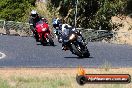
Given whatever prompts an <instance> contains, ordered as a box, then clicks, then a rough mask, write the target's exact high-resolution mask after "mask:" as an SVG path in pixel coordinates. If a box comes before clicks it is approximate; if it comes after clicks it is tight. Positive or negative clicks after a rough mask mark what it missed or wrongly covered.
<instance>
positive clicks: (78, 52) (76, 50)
mask: <svg viewBox="0 0 132 88" xmlns="http://www.w3.org/2000/svg"><path fill="white" fill-rule="evenodd" d="M71 47H72V49H73V50H72V52H74V54H76V55H77V56H79V57H83V55H82V52H81V51H80V49H79V47H78V46H76V45H75V44H72V45H71Z"/></svg>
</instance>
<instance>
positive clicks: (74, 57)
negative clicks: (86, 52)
mask: <svg viewBox="0 0 132 88" xmlns="http://www.w3.org/2000/svg"><path fill="white" fill-rule="evenodd" d="M64 58H76V59H87V58H81V57H77V56H76V57H64ZM89 58H93V57H89Z"/></svg>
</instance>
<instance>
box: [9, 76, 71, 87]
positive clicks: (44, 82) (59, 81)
mask: <svg viewBox="0 0 132 88" xmlns="http://www.w3.org/2000/svg"><path fill="white" fill-rule="evenodd" d="M10 79H11V81H14V82H15V83H16V84H15V86H14V87H13V88H69V86H70V82H69V81H68V79H67V78H66V77H64V78H62V77H53V78H52V77H41V78H40V77H11V78H10Z"/></svg>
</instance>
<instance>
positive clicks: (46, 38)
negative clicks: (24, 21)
mask: <svg viewBox="0 0 132 88" xmlns="http://www.w3.org/2000/svg"><path fill="white" fill-rule="evenodd" d="M36 31H37V33H38V35H39V40H40V42H41V44H42V45H45V44H50V45H51V46H54V41H53V39H52V36H51V31H50V30H49V26H48V24H47V23H46V22H44V21H39V22H37V23H36Z"/></svg>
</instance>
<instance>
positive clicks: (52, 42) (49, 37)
mask: <svg viewBox="0 0 132 88" xmlns="http://www.w3.org/2000/svg"><path fill="white" fill-rule="evenodd" d="M47 38H48V40H49V43H50V45H51V46H54V41H53V39H52V38H51V36H50V35H47Z"/></svg>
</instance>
